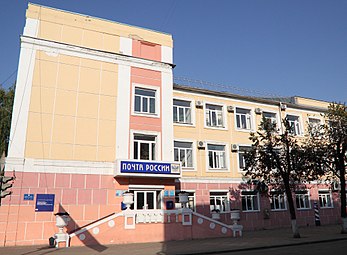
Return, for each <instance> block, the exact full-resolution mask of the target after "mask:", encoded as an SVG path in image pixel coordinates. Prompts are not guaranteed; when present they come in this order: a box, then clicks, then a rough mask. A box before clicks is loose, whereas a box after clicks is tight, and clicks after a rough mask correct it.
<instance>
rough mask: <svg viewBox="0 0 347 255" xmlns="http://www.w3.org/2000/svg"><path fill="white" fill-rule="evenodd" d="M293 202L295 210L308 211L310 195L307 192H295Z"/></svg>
mask: <svg viewBox="0 0 347 255" xmlns="http://www.w3.org/2000/svg"><path fill="white" fill-rule="evenodd" d="M295 200H296V208H297V209H310V208H311V203H310V194H309V193H308V191H307V190H300V191H295Z"/></svg>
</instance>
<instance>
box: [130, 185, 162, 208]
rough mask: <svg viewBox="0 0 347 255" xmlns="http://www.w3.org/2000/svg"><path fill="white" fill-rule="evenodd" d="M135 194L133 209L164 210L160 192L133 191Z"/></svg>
mask: <svg viewBox="0 0 347 255" xmlns="http://www.w3.org/2000/svg"><path fill="white" fill-rule="evenodd" d="M130 192H132V193H134V204H133V205H132V206H131V209H135V210H156V209H161V208H162V196H161V191H160V190H131V191H130Z"/></svg>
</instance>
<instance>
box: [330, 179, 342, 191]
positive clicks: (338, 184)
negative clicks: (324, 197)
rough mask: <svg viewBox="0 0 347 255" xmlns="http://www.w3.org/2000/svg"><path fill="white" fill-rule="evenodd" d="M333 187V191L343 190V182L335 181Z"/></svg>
mask: <svg viewBox="0 0 347 255" xmlns="http://www.w3.org/2000/svg"><path fill="white" fill-rule="evenodd" d="M331 189H332V190H333V191H338V190H341V184H340V183H339V182H338V181H333V182H332V183H331Z"/></svg>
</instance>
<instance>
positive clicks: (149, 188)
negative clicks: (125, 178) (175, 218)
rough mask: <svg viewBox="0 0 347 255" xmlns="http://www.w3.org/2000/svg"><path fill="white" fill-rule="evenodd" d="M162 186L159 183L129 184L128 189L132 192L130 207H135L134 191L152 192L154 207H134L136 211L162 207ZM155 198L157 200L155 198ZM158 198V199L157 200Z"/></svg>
mask: <svg viewBox="0 0 347 255" xmlns="http://www.w3.org/2000/svg"><path fill="white" fill-rule="evenodd" d="M164 188H165V187H164V186H161V185H136V184H135V185H133V184H130V185H129V191H130V192H131V193H133V194H134V203H133V204H132V205H131V208H132V209H134V208H136V207H137V201H136V200H135V192H141V191H143V192H148V193H150V192H154V194H155V196H154V198H155V200H154V206H155V207H156V208H155V209H134V210H138V211H142V210H160V209H162V208H164ZM156 199H157V200H156ZM158 200H159V201H158Z"/></svg>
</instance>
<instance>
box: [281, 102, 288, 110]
mask: <svg viewBox="0 0 347 255" xmlns="http://www.w3.org/2000/svg"><path fill="white" fill-rule="evenodd" d="M280 108H281V110H282V111H285V110H286V109H287V105H286V104H283V103H280Z"/></svg>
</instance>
